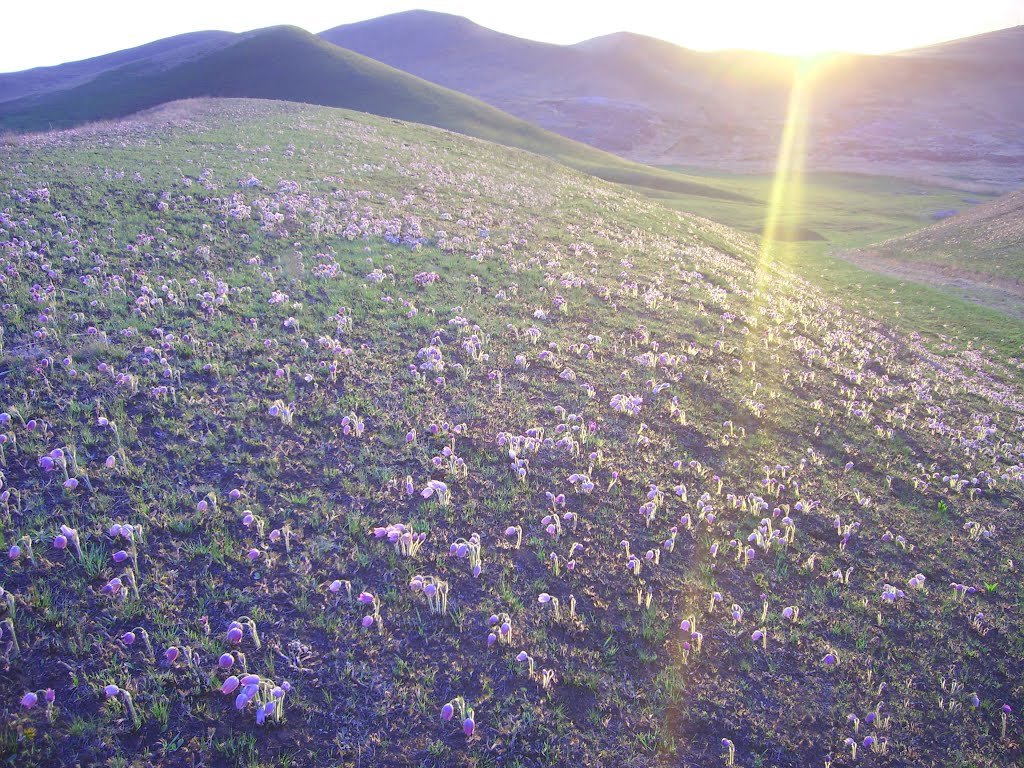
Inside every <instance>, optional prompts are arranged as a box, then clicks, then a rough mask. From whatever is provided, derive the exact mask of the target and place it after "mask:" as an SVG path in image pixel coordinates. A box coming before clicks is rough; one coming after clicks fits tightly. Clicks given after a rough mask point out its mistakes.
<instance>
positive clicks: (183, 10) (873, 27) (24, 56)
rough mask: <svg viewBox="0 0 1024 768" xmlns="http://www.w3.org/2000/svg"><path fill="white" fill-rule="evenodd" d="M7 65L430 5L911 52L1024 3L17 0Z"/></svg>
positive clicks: (480, 18)
mask: <svg viewBox="0 0 1024 768" xmlns="http://www.w3.org/2000/svg"><path fill="white" fill-rule="evenodd" d="M2 5H3V6H4V7H3V10H2V12H0V13H2V19H3V28H4V35H3V37H4V40H3V43H2V45H0V72H10V71H15V70H20V69H28V68H29V67H37V66H46V65H51V64H59V63H61V62H65V61H74V60H76V59H84V58H89V57H91V56H98V55H100V54H102V53H109V52H111V51H116V50H120V49H123V48H130V47H132V46H136V45H141V44H142V43H147V42H150V41H152V40H158V39H160V38H162V37H170V36H171V35H176V34H180V33H182V32H194V31H197V30H201V29H223V30H229V31H232V32H242V31H245V30H248V29H256V28H259V27H266V26H271V25H274V24H295V25H297V26H300V27H303V28H305V29H307V30H309V31H311V32H321V31H323V30H324V29H328V28H330V27H334V26H337V25H339V24H346V23H349V22H353V21H360V20H362V19H367V18H373V17H375V16H382V15H384V14H387V13H395V12H397V11H404V10H410V9H413V8H429V9H431V10H436V11H445V12H448V13H455V14H458V15H460V16H467V17H469V18H470V19H472V20H473V21H475V22H477V23H478V24H482V25H484V26H486V27H490V28H492V29H496V30H499V31H501V32H507V33H509V34H513V35H518V36H520V37H527V38H531V39H534V40H543V41H546V42H552V43H575V42H579V41H580V40H585V39H587V38H591V37H596V36H598V35H603V34H607V33H609V32H617V31H620V30H628V31H631V32H639V33H642V34H647V35H652V36H654V37H660V38H662V39H664V40H669V41H671V42H674V43H677V44H679V45H682V46H685V47H688V48H696V49H699V50H715V49H721V48H749V49H753V50H764V51H772V52H775V53H786V54H797V55H806V54H814V53H821V52H823V51H830V50H847V51H857V52H863V53H882V52H885V51H893V50H900V49H904V48H912V47H916V46H920V45H927V44H929V43H935V42H940V41H943V40H951V39H954V38H958V37H967V36H969V35H974V34H978V33H981V32H987V31H989V30H993V29H1000V28H1003V27H1012V26H1016V25H1018V24H1024V0H629V2H613V1H609V2H606V1H605V0H587V1H586V2H576V1H570V0H503V1H502V2H496V1H495V0H419V1H418V2H417V1H416V0H413V2H402V0H333V1H332V0H287V1H286V2H265V1H264V0H170V1H169V2H159V0H158V1H157V2H147V3H142V2H139V1H138V0H9V1H8V2H3V3H2Z"/></svg>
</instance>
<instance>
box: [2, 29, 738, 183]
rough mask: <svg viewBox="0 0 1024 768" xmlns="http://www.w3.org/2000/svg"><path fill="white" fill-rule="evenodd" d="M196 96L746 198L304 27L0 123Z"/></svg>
mask: <svg viewBox="0 0 1024 768" xmlns="http://www.w3.org/2000/svg"><path fill="white" fill-rule="evenodd" d="M154 45H155V44H154ZM162 47H166V46H161V48H162ZM161 60H162V59H161ZM196 96H218V97H251V98H263V99H281V100H287V101H297V102H305V103H309V104H320V105H326V106H335V107H345V108H348V109H353V110H357V111H360V112H368V113H371V114H378V115H383V116H385V117H393V118H397V119H401V120H409V121H412V122H418V123H425V124H427V125H433V126H436V127H439V128H445V129H447V130H451V131H455V132H458V133H463V134H466V135H469V136H474V137H476V138H480V139H485V140H488V141H494V142H497V143H500V144H505V145H507V146H511V147H517V148H520V149H526V150H529V151H531V152H536V153H538V154H541V155H545V156H547V157H551V158H553V159H555V160H558V161H559V162H562V163H565V164H567V165H569V166H571V167H574V168H577V169H579V170H582V171H584V172H587V173H591V174H594V175H597V176H600V177H601V178H604V179H607V180H610V181H617V182H621V183H626V184H630V185H633V186H637V187H645V188H649V189H655V190H661V191H665V192H679V193H687V194H698V195H700V194H707V195H712V196H717V197H722V198H723V199H739V198H737V197H736V196H735V195H732V194H731V193H728V192H724V191H720V190H716V189H714V188H712V187H708V186H705V185H703V184H702V183H701V182H700V180H699V179H696V178H694V177H692V176H691V177H687V176H685V175H683V174H678V173H674V172H671V171H663V170H657V169H654V168H648V167H644V166H641V165H638V164H636V163H632V162H630V161H628V160H623V159H622V158H619V157H616V156H614V155H611V154H608V153H606V152H602V151H599V150H596V149H594V148H592V147H589V146H586V145H583V144H579V143H577V142H574V141H571V140H569V139H566V138H564V137H562V136H558V135H556V134H553V133H549V132H548V131H545V130H543V129H541V128H538V127H536V126H534V125H531V124H529V123H526V122H523V121H522V120H519V119H516V118H514V117H512V116H510V115H508V114H505V113H503V112H501V111H499V110H497V109H495V108H494V107H491V106H488V105H487V104H484V103H483V102H480V101H477V100H476V99H473V98H470V97H468V96H466V95H464V94H461V93H457V92H455V91H452V90H449V89H447V88H441V87H439V86H437V85H434V84H432V83H428V82H426V81H423V80H420V79H419V78H416V77H413V76H411V75H409V74H407V73H405V72H402V71H400V70H397V69H394V68H392V67H390V66H386V65H383V64H381V63H379V62H377V61H374V60H372V59H369V58H367V57H365V56H361V55H359V54H356V53H352V52H351V51H347V50H343V49H341V48H338V47H337V46H334V45H331V44H329V43H326V42H324V41H322V40H320V39H318V38H316V37H314V36H313V35H311V34H309V33H308V32H305V31H303V30H301V29H298V28H297V27H272V28H269V29H264V30H257V31H254V32H251V33H247V34H245V35H239V36H237V40H236V41H235V42H232V43H231V44H230V45H226V46H220V47H218V48H216V49H215V50H213V51H210V52H207V53H205V54H204V55H201V56H196V57H192V58H190V59H189V60H187V61H185V62H182V63H179V64H177V65H175V66H170V67H164V66H158V62H157V61H153V60H148V59H147V60H141V61H135V62H133V63H131V64H128V65H125V66H121V67H118V68H115V69H110V70H107V71H104V72H102V73H101V74H99V75H97V76H96V77H94V78H93V79H91V80H89V81H88V82H85V83H83V84H81V85H78V86H75V87H72V88H66V89H59V90H55V91H47V92H45V93H43V94H41V95H37V96H33V97H26V98H22V99H16V100H14V101H9V102H6V103H0V129H3V128H7V129H10V130H18V131H26V130H41V129H45V128H50V127H53V128H59V127H67V126H73V125H78V124H81V123H83V122H88V121H94V120H105V119H110V118H116V117H122V116H125V115H128V114H131V113H134V112H137V111H139V110H142V109H147V108H150V107H154V106H156V105H159V104H163V103H165V102H168V101H173V100H176V99H183V98H190V97H196Z"/></svg>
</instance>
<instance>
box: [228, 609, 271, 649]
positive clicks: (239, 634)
mask: <svg viewBox="0 0 1024 768" xmlns="http://www.w3.org/2000/svg"><path fill="white" fill-rule="evenodd" d="M245 630H249V636H250V637H251V638H252V642H253V645H255V646H256V650H259V649H260V648H261V647H262V646H263V643H262V642H260V635H259V633H258V632H257V631H256V622H255V621H253V620H252V619H251V618H250V617H248V616H240V617H239V618H237V619H235V620H234V621H232V622H231V623H230V624H228V631H227V634H226V636H225V639H226V640H227V641H228V642H229V643H231V644H232V645H239V644H240V643H241V642H242V640H243V639H244V638H245Z"/></svg>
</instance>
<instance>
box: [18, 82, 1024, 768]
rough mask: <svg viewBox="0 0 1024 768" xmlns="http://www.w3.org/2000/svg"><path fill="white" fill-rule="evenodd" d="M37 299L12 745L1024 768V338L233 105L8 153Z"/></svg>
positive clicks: (204, 106)
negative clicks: (826, 284) (999, 341)
mask: <svg viewBox="0 0 1024 768" xmlns="http://www.w3.org/2000/svg"><path fill="white" fill-rule="evenodd" d="M0 294H2V300H3V306H4V321H3V336H2V338H0V342H2V343H0V382H2V387H0V436H2V439H0V473H2V474H0V479H2V481H3V487H2V489H0V491H2V495H0V546H2V547H3V548H4V550H5V551H6V553H7V556H6V558H5V561H4V562H5V565H4V568H3V569H0V586H2V588H3V591H2V592H0V633H2V634H0V668H2V674H0V760H2V761H3V762H5V763H7V764H11V765H17V766H19V768H22V767H24V768H44V767H45V768H55V767H56V766H68V767H69V768H70V767H71V766H81V765H113V766H116V765H182V766H194V765H210V766H221V765H223V766H245V767H246V768H263V767H269V766H288V765H294V766H299V765H316V766H321V765H323V766H327V765H332V766H333V765H338V766H342V765H374V766H381V767H382V768H392V767H394V768H398V767H399V766H402V767H404V766H410V765H422V766H429V767H430V768H435V767H436V768H441V766H444V767H445V768H449V767H454V768H471V767H472V766H476V767H479V766H484V765H500V766H514V765H519V766H541V765H543V766H549V765H553V766H565V765H572V766H580V767H581V768H591V767H594V768H597V767H601V766H609V765H615V766H623V767H624V768H649V767H650V766H666V767H667V766H679V765H700V766H715V765H730V764H731V765H737V766H754V765H759V764H761V763H764V764H768V763H769V762H770V764H771V765H772V766H776V767H777V768H806V766H816V765H824V764H825V763H826V762H829V763H831V764H832V765H835V766H837V767H838V766H846V765H854V764H857V765H870V766H872V767H873V768H902V767H903V766H908V765H913V766H925V765H956V764H963V765H989V766H996V765H1019V764H1021V762H1022V760H1024V749H1022V746H1021V744H1022V739H1021V733H1022V727H1024V726H1022V721H1021V718H1020V714H1019V713H1020V711H1021V707H1022V705H1024V690H1022V688H1021V679H1022V675H1024V614H1022V611H1024V588H1022V586H1021V567H1022V563H1024V528H1022V526H1021V525H1020V510H1021V508H1022V507H1024V385H1022V378H1021V375H1020V373H1021V366H1022V365H1024V363H1022V360H1021V354H1020V349H1019V347H1020V340H1019V337H1018V339H1017V342H1016V345H1015V348H1014V349H1012V350H1010V351H1009V352H1008V353H1005V354H1004V353H1003V352H1001V351H999V350H998V349H995V348H994V347H993V346H992V345H991V344H989V343H988V341H987V340H985V339H979V338H978V334H976V333H973V332H972V331H970V330H965V329H964V328H960V327H957V326H956V325H955V318H950V319H948V322H949V325H948V327H947V328H946V329H945V332H944V333H943V334H942V335H941V337H937V336H934V335H932V334H925V333H922V332H920V329H909V330H906V329H903V328H902V327H898V326H896V325H893V324H892V323H891V322H890V321H889V320H881V319H879V316H878V313H875V312H873V311H871V307H872V306H873V305H871V304H870V303H867V302H866V299H865V298H864V297H862V296H861V295H859V294H858V293H856V292H854V291H849V292H847V293H845V294H843V295H840V296H838V297H830V296H829V295H826V294H824V293H822V292H821V291H820V290H818V289H817V288H816V287H815V286H814V285H813V284H811V283H808V282H807V281H805V280H803V279H801V278H800V277H798V276H796V275H795V274H794V273H793V272H791V271H790V270H789V269H788V268H786V267H785V266H784V265H781V264H778V263H776V262H775V261H774V260H772V259H771V258H769V257H767V256H766V255H765V254H764V253H762V252H760V250H759V249H758V247H757V244H756V243H755V242H754V241H753V240H752V239H751V238H750V237H748V236H746V235H742V234H739V233H737V232H735V231H733V230H730V229H728V228H726V227H724V226H721V225H717V224H714V223H711V222H708V221H706V220H702V219H699V218H696V217H693V216H690V215H687V214H683V213H680V212H677V211H673V210H670V209H669V208H666V207H664V206H661V205H659V204H657V203H655V202H653V201H651V200H650V199H647V198H644V197H641V196H639V195H636V194H634V193H632V192H630V191H628V190H626V189H624V188H623V187H621V186H618V185H613V184H608V183H605V182H602V181H600V180H598V179H595V178H593V177H588V176H585V175H583V174H581V173H579V172H576V171H573V170H571V169H568V168H566V167H564V166H561V165H559V164H557V163H555V162H553V161H550V160H547V159H545V158H543V157H540V156H538V155H536V154H532V153H529V152H525V151H520V150H515V149H510V148H507V147H502V146H498V145H496V144H491V143H487V142H483V141H478V140H473V139H469V138H466V137H465V136H461V135H459V134H455V133H451V132H448V131H443V130H438V129H436V128H431V127H428V126H424V125H417V124H411V123H404V122H400V121H396V120H394V119H392V118H382V117H378V116H373V115H367V114H363V113H358V112H352V111H347V110H338V109H331V108H326V107H314V106H310V105H303V104H295V103H287V102H274V101H268V100H248V99H231V98H221V99H192V100H187V101H179V102H173V103H168V104H165V105H162V106H160V107H158V108H155V109H152V110H149V111H147V112H144V113H139V114H136V115H134V116H133V117H131V118H129V119H126V120H123V121H109V122H104V123H93V124H89V125H85V126H81V127H78V128H75V129H73V130H68V131H62V132H51V133H36V134H28V135H20V136H14V137H10V138H8V139H7V140H6V142H5V144H4V146H3V151H2V152H0ZM886 316H887V317H888V314H887V315H886ZM940 704H941V706H940ZM854 756H856V759H855V757H854Z"/></svg>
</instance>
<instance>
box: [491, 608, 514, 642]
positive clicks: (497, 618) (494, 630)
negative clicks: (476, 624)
mask: <svg viewBox="0 0 1024 768" xmlns="http://www.w3.org/2000/svg"><path fill="white" fill-rule="evenodd" d="M487 626H489V627H491V632H490V633H489V634H488V635H487V647H488V648H490V647H491V646H493V645H495V644H496V643H501V644H502V645H511V644H512V617H511V616H509V615H508V614H507V613H495V614H492V615H491V616H490V617H489V618H488V619H487Z"/></svg>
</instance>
